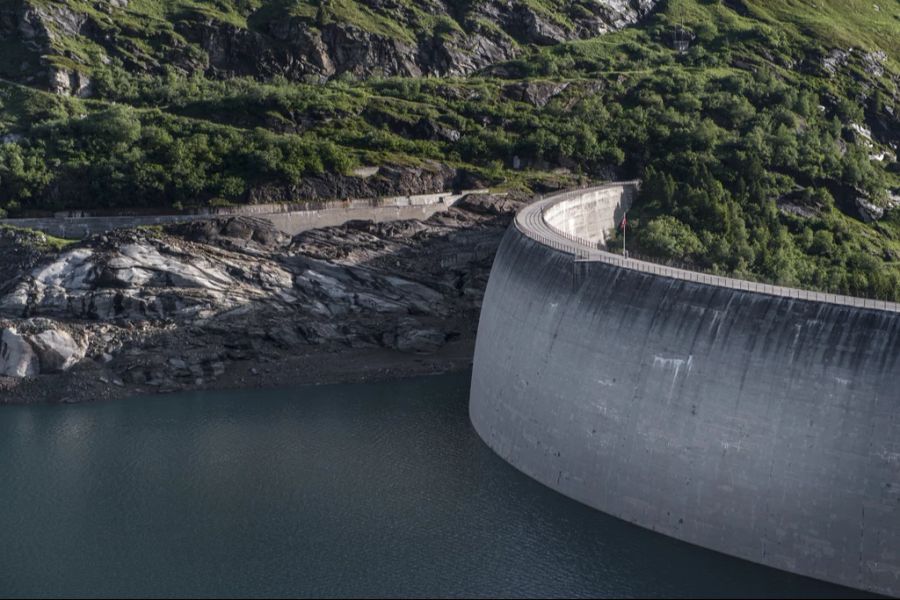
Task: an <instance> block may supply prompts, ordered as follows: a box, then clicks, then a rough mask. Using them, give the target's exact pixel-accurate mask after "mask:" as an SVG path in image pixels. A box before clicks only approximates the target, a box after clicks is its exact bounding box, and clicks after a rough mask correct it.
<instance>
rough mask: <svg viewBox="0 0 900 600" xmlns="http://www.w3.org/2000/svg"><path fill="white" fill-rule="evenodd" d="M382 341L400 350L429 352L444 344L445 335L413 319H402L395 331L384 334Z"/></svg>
mask: <svg viewBox="0 0 900 600" xmlns="http://www.w3.org/2000/svg"><path fill="white" fill-rule="evenodd" d="M383 341H384V342H385V343H386V345H388V346H393V347H395V348H396V349H397V350H399V351H400V352H410V353H416V354H431V353H433V352H437V351H438V350H439V349H440V348H441V346H443V345H444V343H445V342H446V341H447V335H446V334H445V333H444V332H443V331H440V330H438V329H434V328H430V327H422V326H420V325H419V324H418V323H416V322H415V321H413V320H404V321H402V322H401V323H400V326H399V327H398V328H397V331H396V333H395V334H394V335H387V336H384V338H383Z"/></svg>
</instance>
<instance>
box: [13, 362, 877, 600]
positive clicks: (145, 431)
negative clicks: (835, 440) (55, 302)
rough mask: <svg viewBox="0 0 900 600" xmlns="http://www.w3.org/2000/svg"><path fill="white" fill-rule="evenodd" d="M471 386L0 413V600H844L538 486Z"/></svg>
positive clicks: (416, 382) (461, 380)
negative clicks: (4, 599)
mask: <svg viewBox="0 0 900 600" xmlns="http://www.w3.org/2000/svg"><path fill="white" fill-rule="evenodd" d="M468 388H469V376H468V374H465V375H448V376H438V377H428V378H421V379H412V380H406V381H399V382H390V383H375V384H365V385H333V386H307V387H299V388H296V389H291V390H281V391H270V390H266V391H246V390H245V391H233V392H203V393H191V394H179V395H170V396H159V397H146V398H133V399H131V400H128V401H123V402H110V403H97V404H86V405H72V406H5V407H0V596H38V595H39V596H46V595H53V596H85V595H90V596H98V595H99V596H118V595H121V596H165V595H181V596H184V595H206V596H208V595H214V596H273V595H291V596H295V595H302V596H360V595H365V596H385V595H401V596H485V595H501V596H666V597H698V596H708V597H722V596H734V597H747V596H755V597H760V596H767V597H773V598H784V597H846V596H847V595H848V594H850V595H857V596H861V595H862V594H861V593H858V592H854V591H852V590H847V589H845V588H840V587H836V586H831V585H828V584H825V583H822V582H818V581H814V580H811V579H805V578H802V577H796V576H793V575H789V574H787V573H783V572H780V571H775V570H772V569H768V568H764V567H761V566H758V565H754V564H751V563H748V562H744V561H740V560H737V559H733V558H729V557H726V556H723V555H720V554H716V553H713V552H709V551H705V550H702V549H700V548H697V547H693V546H690V545H687V544H684V543H681V542H677V541H674V540H671V539H669V538H666V537H663V536H660V535H657V534H655V533H652V532H650V531H646V530H643V529H640V528H638V527H635V526H632V525H629V524H627V523H624V522H622V521H619V520H617V519H614V518H611V517H608V516H606V515H603V514H601V513H599V512H597V511H594V510H592V509H589V508H587V507H585V506H582V505H580V504H578V503H576V502H574V501H572V500H569V499H567V498H564V497H562V496H560V495H558V494H556V493H555V492H553V491H551V490H549V489H547V488H544V487H543V486H541V485H540V484H538V483H536V482H534V481H532V480H530V479H529V478H528V477H526V476H524V475H522V474H521V473H519V472H518V471H516V470H515V469H513V468H512V467H510V466H509V465H507V464H506V463H505V462H503V461H502V460H501V459H500V458H498V457H497V456H496V455H494V454H493V453H492V452H491V450H489V449H488V448H487V446H485V445H484V444H483V443H482V442H481V440H480V439H479V438H478V436H477V435H476V434H475V432H474V431H473V430H472V428H471V426H470V425H469V421H468V414H467V398H468Z"/></svg>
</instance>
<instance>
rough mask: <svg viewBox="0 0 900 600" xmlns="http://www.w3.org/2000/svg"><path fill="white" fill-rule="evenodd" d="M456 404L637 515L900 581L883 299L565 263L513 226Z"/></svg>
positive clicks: (863, 581) (580, 493)
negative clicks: (849, 302) (820, 297)
mask: <svg viewBox="0 0 900 600" xmlns="http://www.w3.org/2000/svg"><path fill="white" fill-rule="evenodd" d="M470 413H471V418H472V423H473V424H474V426H475V428H476V430H477V431H478V433H479V434H480V435H481V437H482V438H483V439H484V440H485V441H486V442H487V443H488V445H490V446H491V447H492V448H493V449H494V450H495V451H496V452H497V453H498V454H500V455H501V456H502V457H503V458H505V459H506V460H508V461H509V462H510V463H512V464H513V465H514V466H516V467H517V468H519V469H521V470H522V471H523V472H525V473H527V474H528V475H530V476H532V477H534V478H536V479H537V480H539V481H541V482H543V483H545V484H546V485H548V486H550V487H552V488H554V489H556V490H558V491H560V492H562V493H564V494H566V495H568V496H570V497H572V498H575V499H576V500H579V501H581V502H584V503H586V504H589V505H590V506H593V507H595V508H598V509H600V510H602V511H604V512H607V513H609V514H612V515H615V516H617V517H620V518H622V519H625V520H627V521H630V522H633V523H636V524H638V525H641V526H643V527H647V528H650V529H653V530H655V531H659V532H662V533H665V534H668V535H671V536H673V537H676V538H679V539H682V540H685V541H688V542H691V543H695V544H699V545H701V546H705V547H708V548H712V549H714V550H718V551H721V552H725V553H728V554H732V555H735V556H739V557H742V558H745V559H749V560H752V561H755V562H759V563H763V564H766V565H770V566H773V567H777V568H780V569H785V570H788V571H792V572H795V573H800V574H803V575H808V576H812V577H816V578H820V579H824V580H828V581H832V582H836V583H840V584H844V585H849V586H853V587H857V588H862V589H867V590H872V591H876V592H881V593H885V594H891V595H898V594H900V314H898V313H897V312H891V311H882V310H872V309H866V308H858V307H853V306H845V305H840V304H835V303H826V302H818V301H808V300H801V299H796V298H789V297H781V296H777V295H767V294H761V293H757V292H753V291H743V290H738V289H729V288H723V287H720V286H715V285H706V284H704V283H701V282H697V281H690V280H682V279H677V278H672V277H663V276H659V275H655V274H652V273H647V272H641V271H637V270H633V269H628V268H622V267H620V266H616V265H613V264H608V263H605V262H601V261H597V262H584V261H580V262H575V261H574V260H573V256H572V254H570V253H566V252H564V251H560V250H555V249H553V248H550V247H548V246H547V245H545V244H542V243H539V242H537V241H535V240H533V239H531V238H529V237H528V236H526V235H525V234H523V233H522V232H521V231H520V230H519V229H517V228H516V227H515V226H512V227H511V228H510V229H509V231H508V232H507V234H506V237H505V238H504V241H503V243H502V244H501V247H500V250H499V252H498V254H497V258H496V260H495V262H494V266H493V270H492V272H491V276H490V280H489V284H488V289H487V292H486V296H485V300H484V304H483V307H482V313H481V321H480V324H479V329H478V338H477V344H476V350H475V359H474V371H473V377H472V392H471V405H470Z"/></svg>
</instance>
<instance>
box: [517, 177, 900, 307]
mask: <svg viewBox="0 0 900 600" xmlns="http://www.w3.org/2000/svg"><path fill="white" fill-rule="evenodd" d="M638 185H639V182H638V181H625V182H616V183H609V184H605V185H599V186H593V187H588V188H581V189H576V190H569V191H565V192H560V193H556V194H553V195H550V196H547V197H544V198H542V199H541V200H539V201H537V202H534V203H532V204H530V205H528V206H526V207H525V208H523V209H522V210H520V211H519V213H518V214H517V215H516V219H515V225H516V228H517V229H518V230H519V231H521V232H522V233H523V234H525V235H526V236H528V237H530V238H531V239H533V240H535V241H537V242H540V243H541V244H544V245H546V246H550V247H551V248H553V249H555V250H559V251H561V252H566V253H569V254H572V255H573V257H574V259H575V260H576V261H585V262H602V263H606V264H609V265H613V266H616V267H620V268H623V269H629V270H632V271H640V272H642V273H648V274H651V275H657V276H660V277H669V278H671V279H679V280H683V281H690V282H694V283H699V284H703V285H710V286H715V287H721V288H728V289H732V290H740V291H745V292H751V293H756V294H767V295H770V296H780V297H783V298H793V299H797V300H808V301H812V302H825V303H828V304H837V305H843V306H851V307H854V308H868V309H874V310H885V311H891V312H900V303H896V302H889V301H886V300H878V299H874V298H861V297H856V296H847V295H843V294H832V293H827V292H819V291H815V290H806V289H802V288H792V287H786V286H780V285H774V284H768V283H760V282H756V281H748V280H745V279H736V278H732V277H723V276H721V275H713V274H710V273H702V272H699V271H691V270H688V269H679V268H677V267H671V266H668V265H661V264H657V263H654V262H650V261H646V260H639V259H635V258H627V257H624V256H621V255H619V254H614V253H612V252H607V251H605V250H603V249H602V248H601V247H600V246H602V245H603V244H602V242H595V241H592V240H590V239H587V238H585V237H581V236H579V235H577V232H570V231H565V230H563V229H561V228H559V227H556V226H554V225H552V224H550V223H549V222H548V221H547V218H546V215H548V214H550V212H551V211H552V210H553V209H554V207H557V206H559V205H560V204H561V203H564V202H569V201H578V200H579V199H581V198H584V197H585V196H587V195H589V194H592V193H595V192H599V191H603V190H617V189H618V190H621V193H622V198H623V201H622V204H625V205H626V206H625V207H624V208H625V209H627V208H628V206H630V201H631V199H632V196H633V195H634V193H635V192H636V190H637V186H638ZM606 220H607V221H611V222H615V220H613V219H611V216H607V217H606Z"/></svg>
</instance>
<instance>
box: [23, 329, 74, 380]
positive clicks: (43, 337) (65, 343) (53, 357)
mask: <svg viewBox="0 0 900 600" xmlns="http://www.w3.org/2000/svg"><path fill="white" fill-rule="evenodd" d="M29 341H30V342H31V346H32V347H33V348H34V350H35V351H36V352H37V355H38V357H39V358H40V364H41V371H42V372H44V373H60V372H62V371H68V370H69V369H71V368H72V367H73V366H74V365H75V364H76V363H78V361H80V360H81V359H82V358H84V351H85V349H84V347H83V346H82V345H81V344H79V343H78V342H76V341H75V339H74V338H73V337H72V336H71V335H69V334H68V333H66V332H65V331H59V330H56V329H48V330H47V331H44V332H42V333H39V334H37V335H34V336H32V337H31V338H30V339H29Z"/></svg>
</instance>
